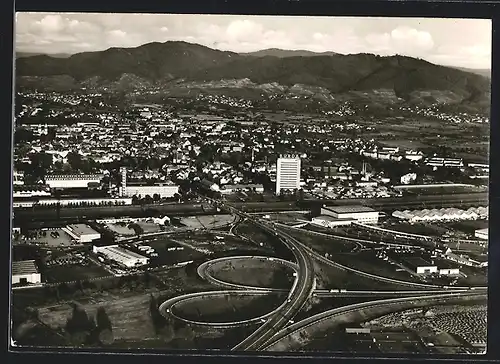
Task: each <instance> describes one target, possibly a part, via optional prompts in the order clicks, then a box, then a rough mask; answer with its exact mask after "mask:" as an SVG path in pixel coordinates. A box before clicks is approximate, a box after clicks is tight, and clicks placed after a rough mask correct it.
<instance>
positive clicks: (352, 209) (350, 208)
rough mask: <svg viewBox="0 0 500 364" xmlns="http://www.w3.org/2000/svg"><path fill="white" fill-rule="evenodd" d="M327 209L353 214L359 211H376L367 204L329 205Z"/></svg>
mask: <svg viewBox="0 0 500 364" xmlns="http://www.w3.org/2000/svg"><path fill="white" fill-rule="evenodd" d="M324 208H325V209H326V210H329V211H332V212H335V213H337V214H352V213H358V212H376V211H375V210H374V209H372V208H371V207H367V206H327V207H324Z"/></svg>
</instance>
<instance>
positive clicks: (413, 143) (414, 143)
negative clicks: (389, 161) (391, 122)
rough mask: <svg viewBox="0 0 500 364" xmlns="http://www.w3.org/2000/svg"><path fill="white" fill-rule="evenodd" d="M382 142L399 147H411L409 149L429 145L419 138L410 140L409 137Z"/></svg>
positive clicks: (388, 145) (385, 144)
mask: <svg viewBox="0 0 500 364" xmlns="http://www.w3.org/2000/svg"><path fill="white" fill-rule="evenodd" d="M382 144H383V145H384V146H386V147H399V148H401V149H409V150H419V149H422V148H424V147H427V145H426V144H424V143H422V142H420V141H418V140H408V139H395V140H384V141H383V142H382Z"/></svg>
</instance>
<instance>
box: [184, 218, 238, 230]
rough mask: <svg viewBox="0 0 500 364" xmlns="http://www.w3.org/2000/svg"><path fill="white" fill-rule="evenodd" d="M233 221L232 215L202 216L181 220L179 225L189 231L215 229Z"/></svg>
mask: <svg viewBox="0 0 500 364" xmlns="http://www.w3.org/2000/svg"><path fill="white" fill-rule="evenodd" d="M234 221H235V217H234V216H233V215H202V216H188V217H183V218H181V223H182V224H184V225H185V226H187V227H188V228H191V229H215V228H218V227H222V226H224V225H228V224H231V223H232V222H234Z"/></svg>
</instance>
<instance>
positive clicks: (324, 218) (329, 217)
mask: <svg viewBox="0 0 500 364" xmlns="http://www.w3.org/2000/svg"><path fill="white" fill-rule="evenodd" d="M314 219H318V220H323V221H333V222H335V221H356V220H354V219H338V218H336V217H333V216H330V215H320V216H317V217H315V218H314Z"/></svg>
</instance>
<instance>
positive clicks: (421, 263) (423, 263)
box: [401, 257, 436, 268]
mask: <svg viewBox="0 0 500 364" xmlns="http://www.w3.org/2000/svg"><path fill="white" fill-rule="evenodd" d="M401 261H402V262H403V264H404V265H406V266H407V267H408V268H417V267H430V266H436V264H431V263H430V262H428V261H427V260H425V259H424V258H421V257H404V258H401Z"/></svg>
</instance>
